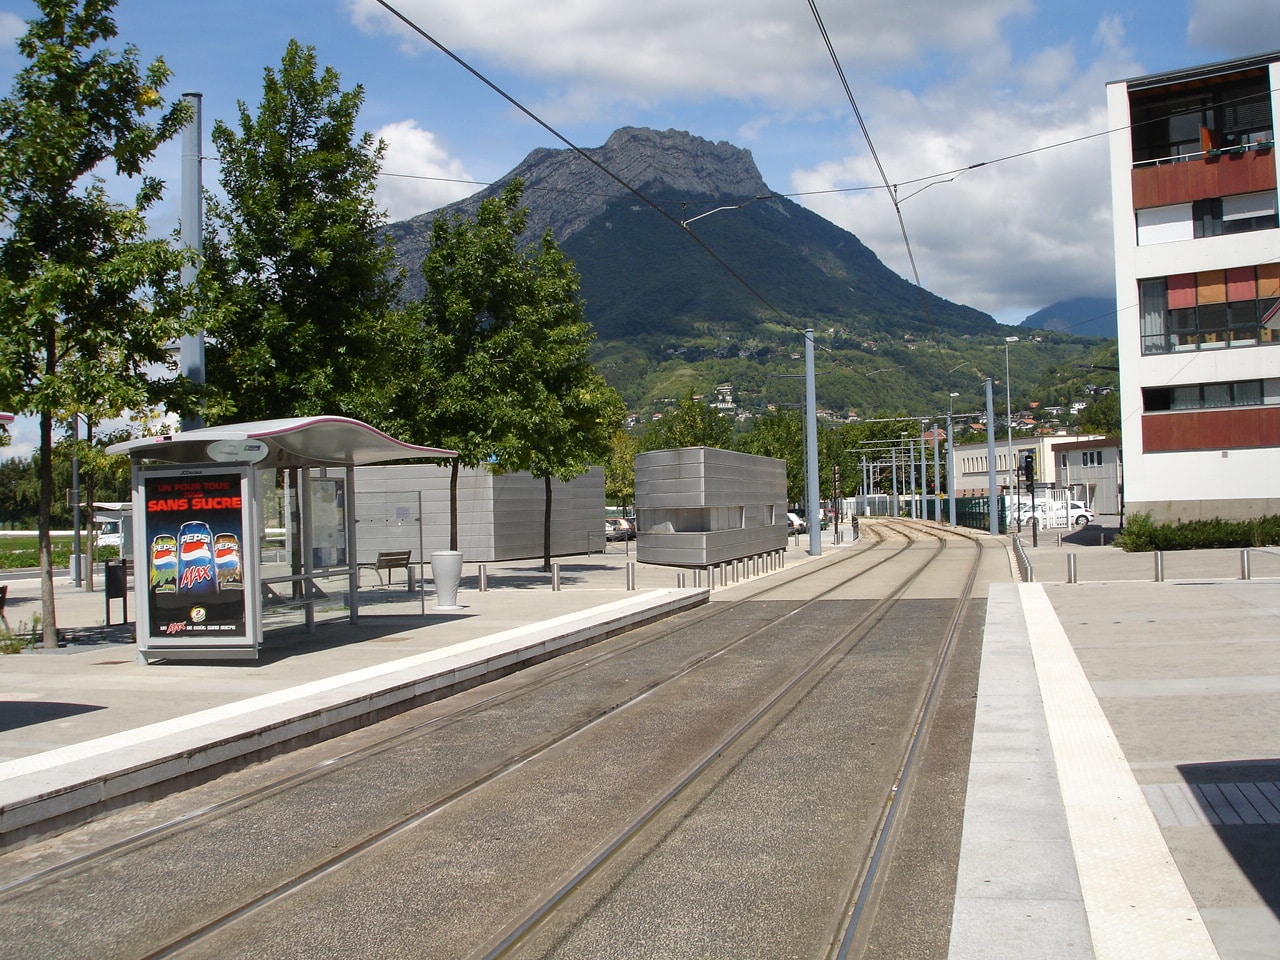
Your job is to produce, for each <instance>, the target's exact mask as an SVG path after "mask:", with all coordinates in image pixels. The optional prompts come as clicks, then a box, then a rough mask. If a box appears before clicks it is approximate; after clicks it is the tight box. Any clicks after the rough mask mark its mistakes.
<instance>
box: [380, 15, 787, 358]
mask: <svg viewBox="0 0 1280 960" xmlns="http://www.w3.org/2000/svg"><path fill="white" fill-rule="evenodd" d="M378 5H379V6H381V7H382V8H383V9H385V10H386V11H387V12H388V13H390V14H391V15H392V16H394V17H395V18H396V19H397V20H399V21H400V22H401V23H403V24H404V25H405V26H406V27H408V28H409V29H410V30H412V31H413V32H414V33H416V34H417V35H418V36H420V37H422V39H424V40H426V41H427V42H428V43H430V44H431V45H432V46H433V47H435V48H436V49H437V50H439V51H440V52H441V53H443V54H444V55H445V56H447V57H448V58H449V59H450V60H452V61H453V62H454V63H456V64H458V66H460V67H462V68H463V69H464V70H466V71H467V72H468V73H469V74H471V75H472V76H473V77H475V78H476V79H477V80H479V81H480V82H481V83H483V84H484V85H485V86H486V87H488V88H489V89H490V90H492V91H493V92H494V93H496V94H497V95H498V96H500V97H502V99H504V100H506V101H507V102H508V103H510V104H511V105H512V106H513V107H515V108H516V109H517V110H519V111H520V112H521V113H523V114H524V115H525V116H526V117H528V118H529V119H530V120H532V121H533V122H534V123H536V124H537V125H538V126H540V127H542V129H544V130H546V131H547V132H548V133H549V134H551V135H552V136H553V137H555V138H556V139H557V140H559V141H560V142H561V143H563V144H564V145H565V146H567V147H568V148H569V149H570V150H572V151H573V152H574V153H576V154H577V155H578V156H580V157H582V158H583V159H584V160H586V161H587V162H588V163H590V164H591V165H592V166H594V167H595V168H596V169H598V170H599V171H600V172H601V173H603V174H604V175H605V176H607V177H608V178H609V179H610V180H612V181H614V182H615V183H617V184H618V185H619V186H621V187H622V188H623V189H625V190H626V191H627V192H628V193H630V194H632V195H633V196H635V197H636V198H637V199H639V200H640V201H641V202H642V203H644V204H645V205H646V206H648V207H650V208H651V209H653V210H654V211H656V212H657V213H658V214H659V215H660V216H662V217H663V218H664V219H666V220H668V221H670V222H671V223H673V224H674V225H676V226H677V227H680V228H681V229H682V230H683V231H684V232H685V233H687V234H688V235H689V236H690V237H691V238H692V239H693V241H694V243H696V244H697V245H698V246H699V247H701V248H702V250H703V251H704V252H705V253H706V254H707V255H708V256H710V257H711V258H712V259H713V260H715V262H716V263H717V264H719V265H720V267H721V269H723V270H724V271H726V272H727V273H728V274H729V275H730V276H731V277H732V278H733V279H734V280H735V281H736V282H737V283H738V284H739V285H741V286H742V287H743V289H745V290H746V291H747V292H748V293H750V294H751V296H753V297H755V299H757V300H758V301H759V302H760V303H761V304H763V305H764V306H765V307H766V308H768V309H769V310H770V311H771V312H772V313H774V314H775V315H776V316H777V317H778V319H779V320H781V321H782V322H783V323H784V324H785V325H786V326H788V327H790V328H792V329H793V330H795V331H797V332H799V333H801V334H803V333H804V332H805V328H804V327H803V326H801V325H800V324H798V323H796V321H795V320H793V319H792V318H791V317H790V316H788V315H787V314H786V313H785V312H784V311H783V310H781V309H780V308H779V307H777V306H775V305H774V304H773V303H772V302H771V301H770V300H769V299H768V298H767V297H765V296H764V294H762V293H761V292H760V291H759V290H757V289H756V288H755V287H754V286H752V285H751V284H750V283H749V282H748V281H747V279H746V278H745V277H743V276H742V275H741V274H740V273H738V271H737V270H735V269H734V268H733V267H732V266H731V265H730V264H729V263H728V262H727V261H726V260H725V259H724V258H723V257H721V256H720V255H719V254H718V253H716V252H715V250H713V249H712V248H711V247H710V246H709V245H708V244H707V243H706V242H705V241H704V240H703V239H702V238H701V237H699V236H698V235H697V234H695V233H694V232H693V231H692V230H690V229H689V228H688V226H687V225H685V224H683V223H681V222H680V220H679V219H677V218H676V217H674V216H672V215H671V214H670V213H668V212H667V211H666V210H664V209H663V208H662V207H661V206H660V205H659V204H657V203H656V202H654V201H653V200H652V199H651V198H650V197H648V196H647V195H646V194H644V193H643V192H641V191H640V190H638V189H637V188H636V187H634V186H632V185H631V184H630V183H628V182H627V181H625V180H623V179H622V178H621V177H620V176H618V175H617V174H616V173H614V172H613V171H612V170H610V169H609V168H608V167H607V166H606V165H605V164H603V163H601V162H600V161H599V160H597V159H596V158H595V157H593V156H591V154H590V153H588V152H587V151H586V150H584V149H583V148H581V147H579V146H578V145H577V144H575V143H574V142H573V141H571V140H570V139H569V138H568V137H566V136H565V135H564V134H562V133H560V131H559V130H557V129H556V128H555V127H553V126H551V124H549V123H547V121H545V120H543V119H542V118H541V117H539V116H538V115H537V114H536V113H534V112H533V111H532V110H530V109H529V108H528V107H526V106H525V105H524V104H522V103H521V102H520V101H518V100H517V99H516V98H515V97H513V96H511V94H509V93H507V92H506V91H505V90H503V89H502V88H501V87H499V86H498V85H497V84H496V83H494V82H493V81H492V80H490V79H489V78H488V77H486V76H485V75H484V74H482V73H480V71H479V70H477V69H476V68H475V67H473V66H471V64H469V63H467V62H466V61H465V60H463V59H462V58H461V57H460V56H458V55H457V54H456V53H454V52H453V51H452V50H451V49H449V48H448V47H447V46H445V45H444V44H443V43H441V42H440V41H439V40H437V39H436V38H435V37H433V36H431V35H430V34H429V33H427V32H426V31H425V30H423V29H422V28H421V27H420V26H418V25H417V24H416V23H414V22H413V21H412V20H410V19H409V18H408V17H407V16H405V15H404V14H403V13H401V12H400V11H399V10H398V9H396V7H395V6H394V5H393V4H391V3H390V2H388V0H378Z"/></svg>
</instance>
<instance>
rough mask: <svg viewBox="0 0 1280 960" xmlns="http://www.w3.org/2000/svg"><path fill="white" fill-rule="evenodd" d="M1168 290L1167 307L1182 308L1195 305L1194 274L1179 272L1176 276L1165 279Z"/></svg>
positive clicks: (1171, 308)
mask: <svg viewBox="0 0 1280 960" xmlns="http://www.w3.org/2000/svg"><path fill="white" fill-rule="evenodd" d="M1165 286H1166V288H1167V289H1168V291H1169V309H1170V310H1182V309H1183V308H1185V307H1194V306H1195V305H1196V275H1195V274H1194V273H1180V274H1178V275H1177V276H1176V277H1169V278H1168V279H1167V280H1165Z"/></svg>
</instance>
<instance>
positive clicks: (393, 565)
mask: <svg viewBox="0 0 1280 960" xmlns="http://www.w3.org/2000/svg"><path fill="white" fill-rule="evenodd" d="M412 553H413V551H412V550H383V551H381V552H380V553H379V554H378V559H377V560H373V561H367V562H365V563H357V564H356V570H357V571H359V570H372V571H374V572H375V573H376V574H377V575H378V583H379V584H381V583H382V571H383V570H385V571H387V586H391V572H392V571H393V570H403V571H404V579H405V586H407V587H412V586H413V579H412V575H411V574H410V572H409V555H410V554H412Z"/></svg>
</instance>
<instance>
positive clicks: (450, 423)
mask: <svg viewBox="0 0 1280 960" xmlns="http://www.w3.org/2000/svg"><path fill="white" fill-rule="evenodd" d="M523 191H524V186H523V184H522V183H521V182H520V181H519V180H516V181H513V182H512V183H510V184H509V185H508V186H507V187H506V188H505V189H504V190H503V192H502V194H501V195H499V196H495V197H490V198H488V199H486V200H484V201H483V202H482V203H481V204H480V208H479V210H478V211H477V212H476V215H475V217H474V219H472V218H466V217H461V216H455V217H452V218H445V217H441V218H439V219H437V220H436V221H435V223H434V224H433V225H432V231H431V246H430V251H429V252H428V254H427V256H426V259H425V260H424V262H423V265H422V270H423V276H424V278H425V280H426V284H427V288H426V292H425V294H424V295H423V299H422V301H421V302H420V303H418V304H414V305H412V306H411V308H410V309H409V310H408V311H406V315H405V316H406V320H407V322H406V323H405V325H404V326H403V327H402V329H401V330H400V332H399V337H400V342H401V345H400V349H399V351H398V353H399V356H401V358H402V370H401V373H400V374H399V375H398V376H397V377H396V378H394V379H392V378H388V380H387V381H386V382H385V384H386V386H387V390H386V392H385V393H384V395H383V396H382V398H381V405H382V406H383V407H384V408H385V409H386V410H387V411H389V412H388V417H389V422H390V423H392V424H394V426H395V427H396V429H397V431H398V433H399V434H400V435H403V436H405V437H406V438H407V439H410V440H413V441H414V442H419V443H430V444H433V445H438V446H443V447H447V448H449V449H453V450H456V451H458V456H457V457H456V458H455V459H454V460H453V461H452V462H451V464H450V467H451V473H450V484H449V487H450V511H449V512H450V534H449V540H450V547H451V549H454V550H456V549H457V544H458V540H457V536H458V535H457V516H458V509H457V485H458V471H459V470H460V468H461V467H472V468H474V467H479V466H481V465H482V464H485V465H492V466H493V467H494V468H496V469H499V470H524V469H527V470H530V471H531V472H533V473H534V475H535V476H539V477H542V478H544V479H545V480H547V482H548V485H549V484H550V480H551V479H553V478H560V479H569V478H571V477H572V476H576V475H577V474H578V473H581V472H582V470H583V469H585V467H586V466H587V465H588V464H589V463H590V462H591V461H592V460H593V459H595V458H599V459H600V460H603V458H604V456H605V455H606V453H607V451H608V441H609V436H610V434H611V433H612V431H613V429H614V428H615V427H616V426H617V425H618V423H619V422H620V421H621V418H622V415H623V408H622V404H621V400H619V399H618V397H617V394H616V393H615V392H614V391H613V390H612V389H610V388H609V387H607V386H606V385H605V384H604V381H603V380H602V379H601V378H600V377H598V376H597V375H596V374H595V372H594V370H593V369H592V368H591V366H590V365H589V364H588V363H587V360H586V354H587V349H588V348H589V346H590V343H591V331H590V328H589V327H588V326H587V324H586V322H585V320H584V319H583V312H582V304H581V301H580V299H579V298H578V278H577V273H576V271H574V269H573V267H572V264H571V263H569V261H568V260H567V259H565V257H564V255H563V254H562V253H561V252H560V250H559V248H558V247H557V246H556V245H555V243H554V242H553V241H552V239H551V238H550V236H546V237H544V238H543V240H542V242H541V244H540V245H539V247H538V248H537V250H536V251H535V252H533V253H532V254H531V253H528V252H526V251H522V250H521V248H520V245H519V238H520V236H521V234H523V233H524V230H525V225H526V222H527V214H526V212H525V211H524V210H523V209H522V208H521V207H520V198H521V196H522V195H523ZM544 552H545V551H544Z"/></svg>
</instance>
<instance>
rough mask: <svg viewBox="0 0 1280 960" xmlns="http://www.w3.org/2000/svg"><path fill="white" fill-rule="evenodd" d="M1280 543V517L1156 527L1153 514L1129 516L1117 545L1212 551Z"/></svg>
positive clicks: (1132, 549) (1128, 548) (1131, 550)
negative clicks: (1220, 548)
mask: <svg viewBox="0 0 1280 960" xmlns="http://www.w3.org/2000/svg"><path fill="white" fill-rule="evenodd" d="M1278 542H1280V516H1274V515H1273V516H1267V517H1259V518H1257V519H1255V520H1222V519H1220V518H1218V517H1214V518H1213V519H1211V520H1188V521H1187V522H1185V523H1181V522H1179V523H1163V524H1155V523H1153V522H1152V520H1151V515H1150V514H1149V513H1135V514H1134V515H1133V516H1131V517H1126V518H1125V522H1124V529H1123V530H1122V531H1120V533H1118V534H1117V535H1116V539H1115V544H1116V546H1118V547H1120V549H1122V550H1124V551H1126V552H1128V553H1141V552H1146V551H1151V550H1208V549H1212V548H1214V547H1263V546H1268V545H1271V544H1275V543H1278Z"/></svg>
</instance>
